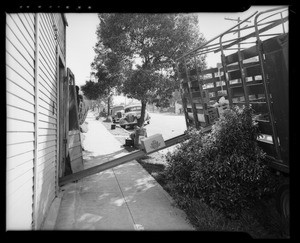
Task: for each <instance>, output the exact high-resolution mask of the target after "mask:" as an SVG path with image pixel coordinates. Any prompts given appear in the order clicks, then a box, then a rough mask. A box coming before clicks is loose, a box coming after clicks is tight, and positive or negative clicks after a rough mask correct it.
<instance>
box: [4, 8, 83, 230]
mask: <svg viewBox="0 0 300 243" xmlns="http://www.w3.org/2000/svg"><path fill="white" fill-rule="evenodd" d="M36 16H37V14H35V13H13V14H6V105H7V113H6V114H7V126H6V128H7V138H6V141H7V151H6V152H7V158H6V159H7V195H6V200H7V205H8V206H7V210H6V214H7V221H6V223H7V229H21V230H22V229H32V226H33V225H35V228H36V229H39V227H40V226H41V225H42V223H43V220H44V219H45V217H46V214H47V212H48V209H49V208H50V206H51V203H52V202H53V200H54V198H55V190H56V184H57V181H56V180H57V167H58V161H57V153H58V151H57V149H58V145H57V141H58V140H57V138H58V134H57V128H58V121H59V119H58V110H57V109H58V106H59V105H58V104H57V101H58V97H57V96H58V93H57V87H58V86H57V85H58V84H57V63H56V62H57V61H56V60H57V56H56V55H57V54H56V53H57V52H56V45H57V43H58V45H59V47H58V48H60V51H61V52H62V53H63V54H64V56H63V57H64V58H65V46H64V39H65V22H64V21H63V15H62V14H59V13H57V14H51V13H40V14H38V18H37V19H36ZM36 20H38V22H37V24H38V25H37V26H35V23H36ZM53 24H55V25H56V26H57V28H58V40H55V39H54V30H53ZM36 28H38V32H37V33H36ZM36 40H37V42H36ZM36 48H37V49H36ZM36 57H37V59H35V58H36ZM36 68H37V69H36ZM35 139H37V140H35ZM77 143H78V142H77ZM77 143H76V145H78V144H77ZM35 156H36V157H35ZM34 166H36V167H34ZM34 193H35V195H34ZM33 199H34V200H33ZM33 209H35V217H33V216H34V214H33V213H34V212H33Z"/></svg>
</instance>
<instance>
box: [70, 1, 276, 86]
mask: <svg viewBox="0 0 300 243" xmlns="http://www.w3.org/2000/svg"><path fill="white" fill-rule="evenodd" d="M273 7H276V6H269V5H268V6H253V7H251V8H250V9H249V10H247V11H245V12H238V13H237V12H232V13H231V12H226V13H199V23H200V24H199V25H200V32H202V33H203V34H204V36H205V38H206V40H210V39H212V38H213V37H215V36H217V35H218V34H220V33H222V32H224V31H226V30H227V29H229V28H231V27H232V26H234V25H235V24H237V22H236V21H229V20H225V19H224V18H225V17H226V18H233V19H237V18H238V17H240V18H241V20H243V19H245V18H247V17H248V16H250V15H251V14H252V13H254V12H255V11H257V10H258V11H264V10H267V9H271V8H273ZM66 18H67V21H68V26H67V33H66V46H67V47H66V48H67V57H66V59H67V60H66V62H67V67H69V68H70V69H71V70H72V72H73V73H74V75H75V82H76V84H77V85H79V86H81V85H83V84H85V81H86V80H88V79H89V76H90V72H91V71H92V70H91V63H92V61H93V60H94V56H95V52H94V50H93V47H94V46H95V43H96V41H97V38H96V28H97V25H98V24H99V19H98V16H97V14H96V13H87V14H85V13H66ZM217 61H218V60H216V59H215V57H214V58H210V56H208V58H207V62H208V66H216V62H217Z"/></svg>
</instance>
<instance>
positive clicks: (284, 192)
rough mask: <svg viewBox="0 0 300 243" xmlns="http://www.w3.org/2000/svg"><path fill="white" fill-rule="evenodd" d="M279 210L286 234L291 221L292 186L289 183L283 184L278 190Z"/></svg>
mask: <svg viewBox="0 0 300 243" xmlns="http://www.w3.org/2000/svg"><path fill="white" fill-rule="evenodd" d="M276 202H277V210H278V211H279V213H280V215H281V219H282V224H283V226H284V231H285V234H289V222H290V187H289V184H288V183H284V184H282V185H281V186H280V187H279V189H278V192H277V200H276Z"/></svg>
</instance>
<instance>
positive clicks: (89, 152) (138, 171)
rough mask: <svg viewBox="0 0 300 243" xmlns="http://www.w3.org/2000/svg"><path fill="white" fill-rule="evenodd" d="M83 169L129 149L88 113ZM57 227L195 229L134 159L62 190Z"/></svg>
mask: <svg viewBox="0 0 300 243" xmlns="http://www.w3.org/2000/svg"><path fill="white" fill-rule="evenodd" d="M86 121H87V122H88V128H89V130H88V132H87V133H85V134H84V135H85V138H84V141H83V146H84V148H85V154H84V161H85V162H84V163H85V164H84V167H85V168H89V167H92V166H95V165H99V164H101V163H103V162H106V161H108V160H111V159H113V158H117V157H121V156H123V155H125V154H127V153H128V152H127V151H126V150H125V149H122V148H121V144H120V143H119V141H117V140H116V139H115V138H114V136H113V135H112V134H111V133H110V132H109V131H107V130H106V128H105V127H104V126H103V125H102V124H101V122H100V121H96V120H95V116H94V114H93V112H91V111H90V112H89V114H88V117H87V120H86ZM61 190H62V191H63V193H62V196H61V203H60V206H59V209H58V210H57V212H58V214H57V218H56V221H55V225H54V230H193V227H192V226H191V225H190V224H189V223H188V222H187V221H186V215H185V213H184V212H183V211H181V210H179V209H178V208H176V207H174V203H173V201H172V198H171V197H170V196H169V195H168V194H167V193H166V192H165V191H164V190H163V188H162V187H161V186H160V185H159V184H158V183H157V182H156V181H155V180H154V178H153V177H152V176H150V175H149V173H148V172H147V171H145V170H144V168H143V167H142V166H141V165H140V164H139V163H137V162H136V161H131V162H128V163H126V164H123V165H120V166H117V167H115V168H113V169H109V170H106V171H103V172H100V173H98V174H95V175H92V176H89V177H86V178H83V179H81V180H79V181H77V182H76V183H69V184H67V185H65V186H63V187H62V188H61Z"/></svg>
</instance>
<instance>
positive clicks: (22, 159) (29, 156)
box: [6, 150, 34, 170]
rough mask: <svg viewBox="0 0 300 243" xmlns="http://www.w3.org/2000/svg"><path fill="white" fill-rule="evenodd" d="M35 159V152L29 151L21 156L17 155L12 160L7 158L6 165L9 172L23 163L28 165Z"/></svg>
mask: <svg viewBox="0 0 300 243" xmlns="http://www.w3.org/2000/svg"><path fill="white" fill-rule="evenodd" d="M33 159H34V151H33V150H32V151H28V152H25V153H22V154H19V155H16V156H14V157H11V158H7V159H6V163H7V166H6V167H7V168H6V169H7V170H11V169H14V168H16V167H18V166H20V165H22V164H23V163H28V161H30V160H31V161H33Z"/></svg>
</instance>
